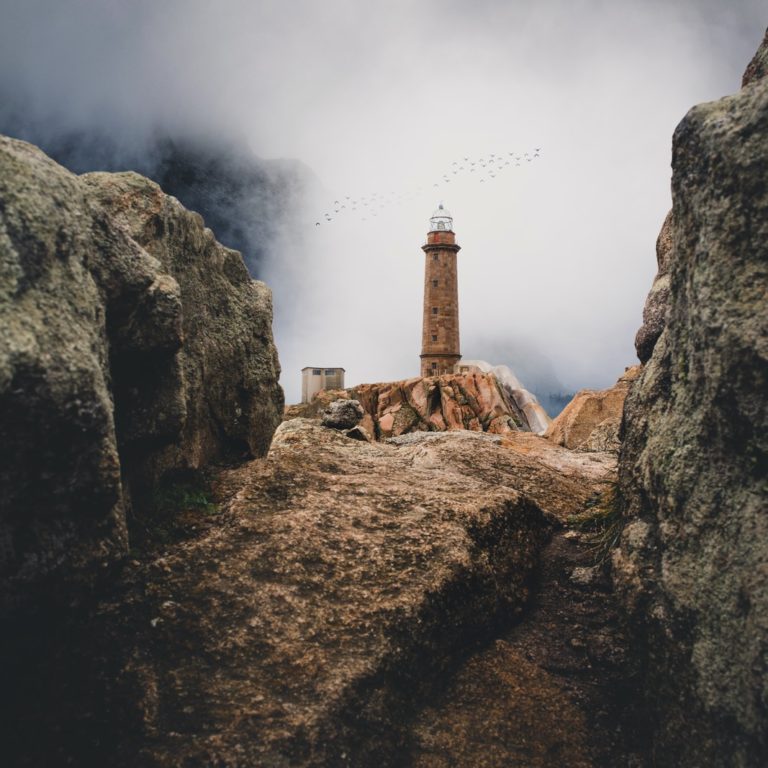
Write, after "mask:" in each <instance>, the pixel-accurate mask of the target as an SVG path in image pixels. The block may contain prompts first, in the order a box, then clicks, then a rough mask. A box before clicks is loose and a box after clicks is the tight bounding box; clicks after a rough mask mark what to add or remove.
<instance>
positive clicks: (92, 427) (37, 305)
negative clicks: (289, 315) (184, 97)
mask: <svg viewBox="0 0 768 768" xmlns="http://www.w3.org/2000/svg"><path fill="white" fill-rule="evenodd" d="M0 265H1V266H0V499H1V500H2V501H0V541H1V542H2V546H0V574H1V576H2V581H0V585H1V586H0V614H4V613H6V612H7V611H9V610H13V608H14V606H15V605H16V604H17V603H19V602H24V600H25V597H24V596H25V594H27V593H28V591H29V590H35V589H41V590H43V591H45V592H46V593H49V592H50V591H51V590H53V589H54V587H55V588H56V589H59V588H62V589H65V588H67V587H71V586H72V582H73V581H77V580H83V582H84V583H91V581H92V576H93V574H94V573H98V572H101V571H103V567H104V566H107V565H109V564H110V563H113V562H115V561H116V560H117V559H118V558H119V556H120V555H121V554H123V553H125V551H126V549H127V546H128V530H127V525H126V512H127V510H128V509H129V508H130V507H131V505H132V500H133V501H137V502H140V501H141V499H142V498H146V496H147V495H148V493H149V491H150V489H151V487H152V485H153V484H154V483H155V482H156V481H158V480H159V479H160V477H161V476H162V475H164V474H165V473H167V472H168V471H170V470H179V469H195V468H199V467H201V466H203V465H204V464H205V463H207V462H210V461H212V460H216V459H219V458H224V457H226V456H229V455H232V454H236V455H243V454H247V455H257V454H261V453H263V452H265V451H266V449H267V447H268V445H269V440H270V438H271V435H272V433H273V431H274V429H275V427H276V425H277V423H278V421H279V415H280V411H281V409H282V392H281V390H280V388H279V386H278V384H277V376H278V373H279V367H278V363H277V356H276V352H275V348H274V345H273V343H272V335H271V327H270V326H271V303H270V296H269V291H268V289H267V288H266V287H265V286H263V285H262V284H259V283H255V282H253V281H252V280H251V279H250V278H249V277H248V274H247V272H246V270H245V267H244V265H243V262H242V259H241V257H240V255H239V254H238V253H237V252H236V251H231V250H228V249H226V248H224V247H222V246H220V245H219V244H218V243H216V241H215V239H214V237H213V234H212V233H211V232H210V230H207V229H206V228H205V227H204V225H203V222H202V219H201V218H200V217H199V216H198V215H197V214H194V213H191V212H189V211H186V210H185V209H184V208H182V206H181V205H180V204H179V203H178V202H177V201H176V200H175V199H173V198H170V197H167V196H166V195H164V194H163V192H162V191H161V189H160V188H159V187H158V186H157V185H156V184H154V183H152V182H150V181H148V180H147V179H144V178H142V177H140V176H137V175H135V174H130V173H128V174H117V175H114V176H113V175H109V174H94V175H90V176H86V177H78V176H75V175H74V174H72V173H70V172H68V171H66V170H65V169H64V168H62V167H60V166H58V165H57V164H56V163H54V162H53V161H52V160H50V159H49V158H48V157H46V156H45V155H44V154H43V153H42V152H41V151H40V150H38V149H37V148H35V147H34V146H32V145H30V144H26V143H25V142H21V141H15V140H12V139H8V138H4V137H0ZM134 506H135V505H134ZM136 511H137V510H136V509H134V512H136ZM27 597H28V595H27Z"/></svg>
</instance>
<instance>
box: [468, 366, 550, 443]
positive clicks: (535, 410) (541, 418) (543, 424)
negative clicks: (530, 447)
mask: <svg viewBox="0 0 768 768" xmlns="http://www.w3.org/2000/svg"><path fill="white" fill-rule="evenodd" d="M461 366H462V367H464V366H471V368H477V369H478V370H479V371H482V372H483V373H492V374H493V375H494V376H495V377H496V380H497V381H498V382H499V384H500V386H501V387H502V389H504V390H505V391H506V394H507V395H508V396H509V397H510V398H511V399H512V401H513V402H514V403H515V405H516V406H517V407H518V408H519V409H520V410H521V411H522V413H523V415H524V417H525V421H526V423H527V424H528V427H529V428H530V430H531V432H535V433H536V434H537V435H543V434H544V433H545V432H546V431H547V427H548V426H549V425H550V424H551V423H552V419H550V417H549V414H547V412H546V411H545V410H544V408H543V407H542V405H541V403H539V400H538V398H537V397H536V395H534V394H533V393H532V392H529V391H528V390H527V389H526V388H525V387H524V386H523V385H522V383H521V382H520V379H518V378H517V376H516V375H515V373H514V371H513V370H512V369H511V368H510V367H509V366H507V365H491V364H490V363H488V362H486V361H485V360H462V361H461Z"/></svg>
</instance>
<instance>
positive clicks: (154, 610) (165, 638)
mask: <svg viewBox="0 0 768 768" xmlns="http://www.w3.org/2000/svg"><path fill="white" fill-rule="evenodd" d="M407 437H408V438H420V439H418V440H416V441H415V442H413V443H411V444H403V445H397V444H387V443H381V442H379V443H364V442H359V441H356V440H351V439H349V438H347V437H345V436H344V435H343V434H342V433H340V432H338V431H336V430H332V429H326V428H323V427H322V426H320V425H319V424H317V423H316V422H314V421H310V420H306V419H294V420H291V421H287V422H284V423H283V424H282V425H281V426H280V428H279V429H278V430H277V432H276V434H275V438H274V441H273V444H272V447H271V449H270V452H269V454H268V456H267V458H266V459H261V460H256V461H252V462H249V463H247V464H245V465H242V466H241V467H238V468H236V469H231V470H227V471H225V472H224V473H223V474H222V475H221V476H220V478H219V480H218V482H217V487H218V491H219V493H220V494H221V496H222V498H225V499H229V500H228V501H223V502H222V509H223V511H222V512H221V513H220V515H219V520H218V521H217V522H216V524H212V525H209V526H208V528H207V530H205V532H204V533H203V534H202V535H199V536H197V537H194V538H193V539H191V540H188V541H184V542H181V543H180V544H178V545H175V546H173V547H169V548H167V549H166V550H165V551H163V552H162V554H158V555H157V556H156V557H154V558H151V559H149V560H147V561H145V562H144V563H139V562H135V563H132V564H129V565H128V567H127V568H126V570H125V572H124V575H123V582H122V583H121V588H120V589H119V590H116V591H115V592H114V593H113V594H112V595H110V596H109V597H108V598H107V599H106V600H104V601H103V602H102V603H101V604H100V605H99V608H98V611H97V612H96V615H95V616H94V617H92V619H91V622H92V625H91V626H89V627H88V629H87V631H86V632H85V633H84V634H85V635H86V637H87V638H88V639H87V641H86V643H87V645H88V648H87V650H86V651H84V655H85V656H86V661H87V663H89V664H91V667H90V669H89V671H88V675H87V678H88V679H89V680H91V681H92V683H91V689H90V690H89V689H86V688H84V687H80V688H79V689H78V691H79V692H80V693H81V694H82V695H83V696H84V698H85V699H86V702H87V703H85V704H83V705H82V706H81V707H80V708H78V707H73V706H71V705H70V707H69V708H67V707H63V706H55V705H54V706H51V707H50V710H49V713H48V717H50V718H52V719H53V722H52V723H51V722H49V721H47V720H42V721H41V720H40V718H38V719H37V720H36V721H35V720H34V719H33V718H31V717H30V716H29V714H28V713H24V712H23V711H21V712H20V713H19V712H17V713H14V717H18V718H20V719H21V720H22V723H23V724H24V723H26V724H29V723H32V722H34V728H33V727H32V726H30V725H26V726H25V725H22V729H24V728H26V729H28V731H29V733H30V734H31V736H30V737H29V741H30V743H31V744H30V746H29V747H28V748H26V753H25V757H26V759H27V763H26V764H29V765H38V764H46V763H45V761H44V760H43V758H42V756H41V754H42V753H43V751H44V750H46V749H48V750H50V749H52V747H54V745H55V746H56V747H58V749H59V750H60V751H58V752H57V753H56V757H57V759H56V760H50V755H49V756H48V757H49V762H48V763H47V764H66V762H67V759H70V760H72V761H73V763H74V764H93V765H99V764H103V760H107V762H111V764H114V765H117V766H135V765H151V766H182V765H222V766H223V765H227V766H230V765H242V766H258V765H265V766H267V765H269V766H294V767H295V768H300V767H301V766H338V765H350V766H353V765H360V766H362V765H381V766H393V767H394V766H399V765H403V764H404V763H403V761H402V758H403V755H404V754H405V752H406V751H407V747H408V743H407V731H408V729H409V727H410V725H411V713H412V712H413V711H414V709H415V708H416V707H417V706H418V702H419V700H420V698H421V697H422V696H423V695H426V694H427V693H428V692H429V691H430V690H431V688H432V686H433V685H435V683H437V682H439V681H440V680H441V679H442V677H443V676H444V675H445V674H446V673H447V671H448V670H449V669H450V668H451V666H452V665H453V664H454V662H455V661H456V660H457V659H458V658H460V656H461V654H462V653H464V652H466V649H467V648H470V647H472V645H473V643H474V642H475V641H477V640H480V639H482V638H483V637H485V636H486V635H487V633H488V632H490V631H492V630H493V628H494V627H496V626H497V625H500V626H505V625H507V624H508V623H509V622H511V621H513V620H514V619H515V618H516V617H517V616H518V615H519V614H520V612H521V610H522V608H523V606H524V605H525V603H526V601H527V599H528V597H529V594H530V589H531V585H530V577H531V573H532V569H533V567H534V565H535V564H536V563H537V561H538V556H539V553H540V551H541V548H542V547H543V545H544V543H545V541H546V540H547V538H548V535H549V533H550V530H551V527H550V525H549V524H548V522H547V520H546V518H545V514H544V511H543V510H542V508H541V507H540V506H538V505H537V503H535V502H534V501H531V499H530V498H528V497H527V496H525V495H523V494H522V493H521V492H520V491H518V490H517V488H516V485H517V482H518V477H519V473H517V472H514V471H511V470H512V468H513V467H514V466H516V465H519V466H526V465H527V466H529V468H530V470H531V471H534V469H535V468H538V469H537V471H538V472H539V473H540V475H539V476H540V477H541V478H543V479H544V481H545V482H544V483H543V484H542V485H543V486H546V487H542V489H541V490H542V492H543V493H544V494H547V493H552V488H553V486H555V485H557V483H558V478H559V473H558V472H556V471H554V470H550V469H548V468H547V467H544V466H541V465H539V464H538V462H537V461H535V460H533V459H531V460H526V459H525V457H522V456H521V457H516V456H515V454H514V453H513V452H512V451H511V450H509V449H508V448H506V447H504V446H503V445H500V443H501V441H502V439H503V438H501V437H498V436H490V435H483V434H478V433H470V432H452V433H441V434H422V435H418V436H417V435H408V436H407ZM529 437H534V436H530V435H529ZM534 439H539V438H534ZM542 442H544V441H542ZM548 448H549V451H550V452H551V453H557V452H558V450H559V449H557V448H555V447H548ZM553 478H554V479H555V482H554V483H553V482H551V480H552V479H553ZM583 486H584V484H583V481H582V480H581V479H580V478H577V477H574V479H573V488H574V489H575V490H576V494H575V495H573V494H571V495H569V494H565V493H561V494H559V496H558V503H562V504H565V503H570V504H572V505H574V506H575V505H577V504H578V503H579V500H583V498H585V497H586V496H588V495H589V489H588V488H586V487H583ZM558 487H560V488H568V487H571V486H570V481H569V479H568V478H567V477H565V478H562V485H561V486H558ZM546 498H547V497H546V496H542V501H545V500H546ZM548 512H549V514H555V510H554V509H549V510H548ZM564 512H565V510H564ZM80 631H81V632H82V628H81V630H80ZM67 650H69V652H71V650H72V649H71V648H69V649H67V648H66V647H61V646H60V647H59V648H58V652H59V653H65V652H67ZM90 660H92V661H90ZM51 666H52V668H53V669H54V670H57V671H58V674H61V670H66V669H67V668H68V667H70V666H71V665H68V664H63V663H61V661H60V660H59V661H58V662H56V661H52V662H51ZM49 684H50V683H49ZM65 689H66V686H64V685H58V686H56V687H55V690H54V692H53V694H49V695H53V696H59V695H60V696H61V697H62V698H66V694H64V693H61V694H59V693H58V692H59V691H64V690H65ZM92 690H95V691H104V693H103V694H102V695H103V696H104V698H103V700H102V702H101V703H100V704H95V703H94V701H93V700H92V699H91V700H88V697H89V696H92V695H93V694H92V692H91V691H92ZM32 703H33V705H34V703H35V702H34V701H33V702H32ZM116 713H119V714H118V715H117V716H116ZM41 722H42V724H43V726H44V727H46V728H47V729H48V731H49V732H50V733H52V734H56V735H55V736H53V737H52V738H51V739H50V740H49V741H48V743H47V744H46V743H40V741H39V740H37V741H36V740H35V738H34V732H35V729H37V728H39V727H41ZM94 732H98V733H100V734H104V733H109V734H110V737H109V739H102V740H101V741H99V740H97V739H93V738H89V736H88V735H89V734H92V733H94ZM67 733H83V734H85V737H84V739H83V740H82V742H80V743H76V744H74V745H73V744H72V743H67V741H66V739H59V737H58V735H59V734H67Z"/></svg>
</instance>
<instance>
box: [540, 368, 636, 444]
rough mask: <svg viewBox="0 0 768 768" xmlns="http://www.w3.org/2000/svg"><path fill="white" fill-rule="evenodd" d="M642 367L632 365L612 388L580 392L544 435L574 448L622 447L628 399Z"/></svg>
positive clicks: (555, 441) (557, 442) (554, 441)
mask: <svg viewBox="0 0 768 768" xmlns="http://www.w3.org/2000/svg"><path fill="white" fill-rule="evenodd" d="M640 371H641V368H640V366H639V365H636V366H633V367H632V368H628V369H627V370H626V371H625V372H624V373H623V374H622V375H621V376H620V377H619V380H618V381H617V382H616V384H614V385H613V386H612V387H611V388H610V389H602V390H593V389H582V390H581V391H580V392H577V393H576V395H574V398H573V400H571V402H570V403H568V405H567V406H566V407H565V408H564V409H563V411H562V413H560V414H559V415H558V416H557V418H556V419H554V421H553V422H552V423H551V424H550V425H549V427H548V428H547V431H546V432H545V433H544V436H545V437H546V438H547V439H549V440H551V441H552V442H553V443H555V444H556V445H562V446H563V447H565V448H570V449H571V450H581V451H614V452H615V451H618V450H619V444H620V443H619V425H620V422H621V412H622V409H623V407H624V400H625V398H626V397H627V392H629V388H630V386H631V384H632V382H633V381H634V380H635V379H636V378H637V377H638V376H639V375H640Z"/></svg>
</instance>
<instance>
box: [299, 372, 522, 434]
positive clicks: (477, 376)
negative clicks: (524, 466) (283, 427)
mask: <svg viewBox="0 0 768 768" xmlns="http://www.w3.org/2000/svg"><path fill="white" fill-rule="evenodd" d="M339 398H345V399H354V400H357V401H359V403H360V405H361V406H362V407H363V410H364V411H365V415H364V416H363V419H362V421H361V425H362V426H363V427H364V428H365V429H366V431H367V432H368V433H369V434H370V435H372V436H374V437H375V438H376V439H383V438H387V437H397V436H398V435H404V434H407V433H409V432H422V431H423V432H445V431H450V430H456V429H468V430H471V431H474V432H490V433H492V434H505V433H508V432H514V431H516V430H521V429H522V430H529V427H528V422H527V419H526V417H525V414H524V413H523V412H522V411H521V410H520V408H518V406H517V404H516V403H515V401H514V399H513V398H512V397H511V396H510V395H509V393H508V392H506V390H505V389H504V388H503V387H502V386H501V385H500V384H499V382H498V380H497V379H496V377H495V376H494V375H493V374H484V373H469V374H444V375H443V376H433V377H429V378H425V379H422V378H415V379H407V380H406V381H395V382H390V383H383V384H360V385H359V386H357V387H353V388H351V389H344V390H330V391H327V392H326V391H323V392H320V393H318V395H317V397H316V398H315V399H314V400H313V401H312V402H311V403H305V404H301V405H292V406H289V407H288V408H287V409H286V413H285V418H288V419H290V418H295V417H297V416H300V417H309V418H313V417H316V416H318V414H320V413H321V412H322V410H323V409H324V408H326V407H327V406H328V405H329V404H330V403H331V402H332V401H334V400H337V399H339Z"/></svg>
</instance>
